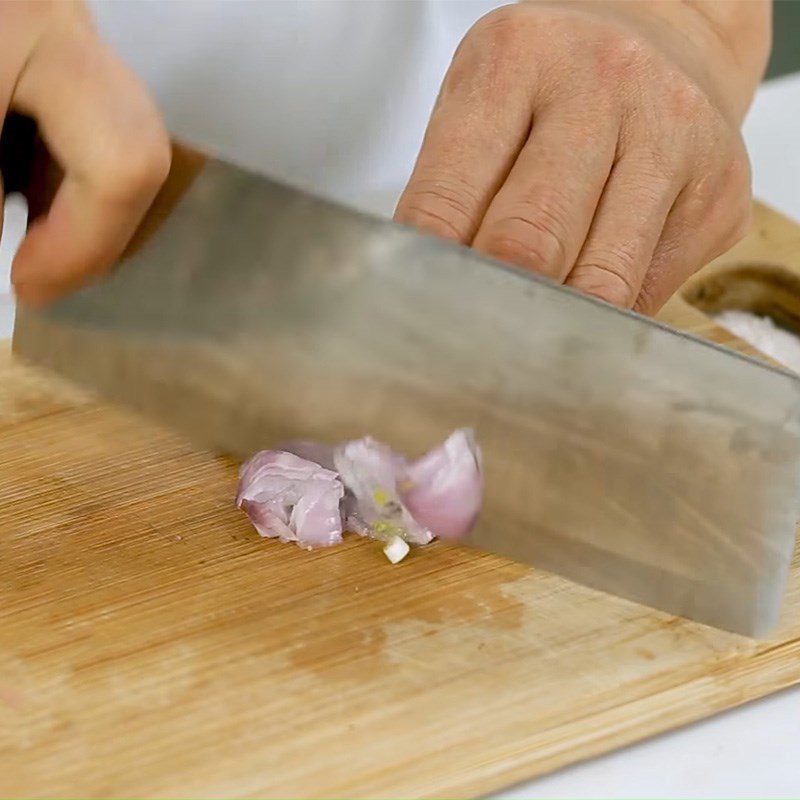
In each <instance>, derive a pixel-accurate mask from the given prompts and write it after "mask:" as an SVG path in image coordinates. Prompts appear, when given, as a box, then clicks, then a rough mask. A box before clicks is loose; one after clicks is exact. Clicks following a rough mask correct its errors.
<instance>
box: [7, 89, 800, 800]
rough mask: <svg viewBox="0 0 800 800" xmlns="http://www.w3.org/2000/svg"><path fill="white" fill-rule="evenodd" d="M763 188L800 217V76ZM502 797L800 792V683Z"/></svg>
mask: <svg viewBox="0 0 800 800" xmlns="http://www.w3.org/2000/svg"><path fill="white" fill-rule="evenodd" d="M745 135H746V139H747V141H748V145H749V148H750V154H751V157H752V161H753V169H754V185H755V192H756V194H757V196H758V197H759V198H761V199H763V200H765V201H766V202H768V203H770V204H771V205H773V206H774V207H776V208H777V209H779V210H781V211H783V212H785V213H787V214H789V215H791V216H794V217H795V218H797V219H800V144H798V143H800V76H796V77H794V76H793V77H789V78H784V79H781V80H778V81H774V82H772V83H770V84H767V85H765V86H764V87H762V89H761V90H760V92H759V95H758V97H757V99H756V102H755V105H754V107H753V110H752V112H751V114H750V117H749V118H748V120H747V123H746V125H745ZM22 219H23V217H22V214H21V212H20V210H19V207H12V208H9V209H7V214H6V225H5V231H4V240H3V243H2V246H0V337H3V336H7V335H9V334H10V331H11V327H12V324H13V304H12V301H11V298H10V296H9V294H8V292H7V285H8V279H7V276H8V269H9V263H10V254H11V252H13V248H14V246H15V245H14V241H15V239H18V237H19V235H20V231H21V225H22ZM494 796H495V797H498V798H562V797H563V798H582V797H598V796H600V797H609V798H629V797H630V798H633V797H638V798H658V797H672V798H712V797H723V796H724V797H728V798H751V797H752V798H762V797H772V798H797V797H799V796H800V687H798V688H795V689H791V690H787V691H785V692H783V693H780V694H777V695H773V696H772V697H769V698H766V699H764V700H761V701H757V702H753V703H750V704H748V705H746V706H744V707H742V708H739V709H735V710H733V711H729V712H727V713H725V714H721V715H719V716H717V717H714V718H711V719H708V720H706V721H703V722H701V723H697V724H694V725H691V726H689V727H686V728H684V729H681V730H679V731H675V732H672V733H668V734H664V735H662V736H659V737H657V738H655V739H651V740H649V741H646V742H642V743H640V744H638V745H635V746H632V747H628V748H625V749H623V750H618V751H616V752H614V753H612V754H610V755H608V756H605V757H602V758H598V759H595V760H593V761H589V762H586V763H583V764H579V765H576V766H573V767H570V768H567V769H565V770H562V771H561V772H558V773H555V774H553V775H550V776H546V777H544V778H541V779H539V780H536V781H533V782H531V783H527V784H525V785H523V786H519V787H516V788H513V789H510V790H508V791H506V792H503V793H499V794H496V795H494Z"/></svg>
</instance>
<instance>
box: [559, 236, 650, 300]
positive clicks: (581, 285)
mask: <svg viewBox="0 0 800 800" xmlns="http://www.w3.org/2000/svg"><path fill="white" fill-rule="evenodd" d="M637 266H638V265H637V262H636V258H635V257H634V255H633V254H632V253H631V252H630V251H629V250H627V249H624V248H619V249H615V250H614V251H609V252H598V251H595V252H594V253H592V254H590V255H588V256H587V258H586V259H585V260H583V261H582V262H581V263H580V264H579V265H578V266H576V267H575V269H573V271H572V275H571V276H570V284H571V285H572V286H574V287H575V288H576V289H580V290H581V291H583V292H585V293H587V294H591V295H593V296H595V297H599V298H600V299H601V300H605V301H606V302H609V303H613V304H614V305H616V306H623V307H627V308H629V307H630V306H632V305H633V303H634V301H635V300H636V296H637V294H638V293H639V287H638V286H637V284H636V283H635V282H634V279H633V278H632V277H631V276H633V275H636V273H637Z"/></svg>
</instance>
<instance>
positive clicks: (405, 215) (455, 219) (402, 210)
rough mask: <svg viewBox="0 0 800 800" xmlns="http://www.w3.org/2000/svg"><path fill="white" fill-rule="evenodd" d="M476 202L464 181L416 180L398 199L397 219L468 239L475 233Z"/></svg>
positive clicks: (476, 199)
mask: <svg viewBox="0 0 800 800" xmlns="http://www.w3.org/2000/svg"><path fill="white" fill-rule="evenodd" d="M478 205H479V200H478V197H477V192H476V191H475V190H474V189H473V188H472V187H471V186H470V185H469V184H468V183H466V182H465V181H462V180H458V179H449V180H416V181H414V182H413V184H412V186H411V187H410V188H409V189H408V190H407V191H406V193H405V194H404V196H403V198H402V200H401V201H400V205H399V207H398V211H397V214H396V219H397V221H398V222H404V223H407V224H409V225H413V226H415V227H417V228H421V229H423V230H426V231H430V232H431V233H435V234H436V235H438V236H443V237H445V238H448V239H455V240H457V241H467V240H469V239H471V238H472V235H473V234H474V232H475V227H476V222H475V215H476V210H477V207H478Z"/></svg>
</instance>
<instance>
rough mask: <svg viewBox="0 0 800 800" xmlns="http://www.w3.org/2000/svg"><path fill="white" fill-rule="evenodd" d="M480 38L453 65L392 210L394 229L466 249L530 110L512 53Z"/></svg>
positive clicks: (528, 82)
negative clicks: (413, 230)
mask: <svg viewBox="0 0 800 800" xmlns="http://www.w3.org/2000/svg"><path fill="white" fill-rule="evenodd" d="M480 39H481V37H480V36H477V37H476V36H474V35H473V36H469V35H468V37H467V38H466V39H465V40H464V42H463V43H462V45H461V47H460V48H459V51H458V52H457V53H456V56H455V57H454V59H453V64H452V65H451V67H450V69H449V71H448V73H447V76H446V77H445V80H444V83H443V84H442V90H441V93H440V95H439V98H438V100H437V103H436V107H435V109H434V111H433V114H432V116H431V119H430V122H429V124H428V129H427V131H426V133H425V139H424V141H423V144H422V149H421V150H420V153H419V156H418V158H417V162H416V165H415V167H414V171H413V173H412V175H411V178H410V180H409V183H408V185H407V186H406V189H405V191H404V192H403V194H402V196H401V198H400V201H399V203H398V205H397V209H396V211H395V219H396V220H397V221H398V222H403V223H406V224H409V225H414V226H415V227H417V228H420V229H422V230H424V231H427V232H429V233H432V234H434V235H437V236H442V237H445V238H448V239H454V240H456V241H459V242H462V243H463V244H470V243H471V242H472V239H473V237H474V235H475V232H476V231H477V230H478V225H479V223H480V221H481V219H482V218H483V215H484V212H485V211H486V209H487V208H488V206H489V203H490V201H491V199H492V198H493V197H494V195H495V193H496V192H497V190H498V189H499V188H500V186H501V185H502V183H503V181H504V180H505V178H506V175H508V173H509V170H510V169H511V167H512V165H513V163H514V161H515V159H516V157H517V154H518V153H519V151H520V149H521V148H522V146H523V144H524V143H525V140H526V139H527V137H528V133H529V131H530V124H531V109H532V103H533V98H532V88H531V87H532V86H533V84H534V81H533V79H532V78H530V76H529V77H528V78H526V79H525V80H520V79H519V78H518V76H517V73H518V72H519V63H514V62H513V51H509V50H503V49H498V48H487V47H485V46H483V43H482V42H481V41H480ZM510 59H511V60H510ZM500 62H502V63H500Z"/></svg>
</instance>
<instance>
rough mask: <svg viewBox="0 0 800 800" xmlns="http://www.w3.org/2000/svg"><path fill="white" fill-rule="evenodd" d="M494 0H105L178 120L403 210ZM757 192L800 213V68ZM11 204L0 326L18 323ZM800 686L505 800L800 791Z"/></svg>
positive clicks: (335, 191)
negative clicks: (449, 71) (445, 85)
mask: <svg viewBox="0 0 800 800" xmlns="http://www.w3.org/2000/svg"><path fill="white" fill-rule="evenodd" d="M494 5H495V3H494V2H491V0H468V2H459V1H458V0H449V1H448V0H442V1H440V2H414V1H413V0H396V1H395V0H386V2H366V1H364V0H362V1H361V2H358V1H353V2H350V1H349V0H326V1H325V2H313V3H309V2H300V3H293V2H283V0H273V1H272V2H240V0H227V2H225V0H221V1H220V0H218V1H217V2H215V1H214V0H210V1H209V2H196V1H195V0H187V1H186V2H163V1H162V2H158V1H157V2H149V3H144V2H129V1H125V0H121V1H120V2H113V3H112V2H104V3H99V2H97V3H95V4H94V8H95V11H96V13H97V17H98V23H99V26H100V28H101V30H102V31H103V33H104V34H105V35H106V37H107V38H108V39H109V41H111V42H112V43H113V44H114V45H115V46H116V47H117V48H118V49H119V50H120V51H121V52H122V53H123V55H124V56H125V57H126V59H127V60H128V61H129V62H130V63H131V64H132V65H133V66H134V67H135V68H136V69H137V71H139V73H140V74H141V75H142V76H143V77H144V78H145V79H146V80H147V82H148V83H149V84H150V86H151V87H152V88H153V90H154V92H155V93H156V95H157V97H158V99H159V102H160V104H161V106H162V108H163V109H164V111H165V115H166V117H167V120H168V123H169V125H170V128H171V130H172V131H173V132H175V133H176V134H178V135H180V136H183V137H185V138H187V139H188V140H190V141H192V142H193V143H195V144H198V145H201V146H205V147H208V148H212V149H213V150H215V151H216V152H218V153H220V154H222V155H225V156H227V157H229V158H231V159H233V160H235V161H237V162H239V163H241V164H244V165H246V166H249V167H251V168H254V169H257V170H260V171H263V172H267V173H269V174H272V175H274V176H276V177H280V178H283V179H285V180H289V181H291V182H293V183H295V184H297V185H300V186H304V187H306V188H310V189H314V190H316V191H317V192H318V193H321V194H326V195H328V196H330V197H334V198H336V199H339V200H342V201H344V202H347V203H350V204H353V205H356V206H359V207H361V208H363V209H365V210H371V211H373V212H375V213H378V214H382V215H389V214H391V212H392V209H393V205H394V201H395V199H396V197H397V194H398V193H399V191H400V189H401V188H402V184H403V181H404V179H405V177H406V176H407V175H408V173H409V171H410V169H411V166H412V164H413V159H414V157H415V155H416V151H417V148H418V146H419V142H420V140H421V136H422V132H423V130H424V125H425V121H426V118H427V114H428V112H429V110H430V107H431V105H432V103H433V101H434V99H435V96H436V91H437V89H438V85H439V82H440V80H441V78H442V76H443V74H444V71H445V69H446V67H447V64H448V62H449V59H450V56H451V55H452V52H453V50H454V48H455V46H456V44H457V43H458V40H459V39H460V37H461V36H462V35H463V33H464V32H465V31H466V29H467V28H468V27H469V25H470V24H471V22H472V21H474V20H475V19H476V18H477V17H478V16H480V15H481V14H482V13H484V12H485V11H486V10H488V9H490V8H491V7H492V6H494ZM745 136H746V139H747V142H748V146H749V148H750V153H751V158H752V161H753V167H754V184H755V191H756V194H757V196H759V197H760V198H762V199H764V200H766V201H767V202H769V203H771V204H772V205H773V206H775V207H777V208H778V209H780V210H782V211H784V212H785V213H788V214H789V215H791V216H794V217H795V218H797V219H800V146H798V142H800V77H798V78H785V79H781V80H779V81H776V82H773V83H771V84H768V85H766V86H764V87H763V88H762V90H761V91H760V92H759V95H758V97H757V99H756V103H755V105H754V108H753V110H752V112H751V114H750V117H749V118H748V121H747V123H746V125H745ZM22 225H23V217H22V214H21V212H20V210H19V208H18V207H14V206H12V207H11V208H9V209H8V212H7V214H6V229H5V233H4V237H3V242H2V245H1V246H0V336H2V335H8V334H9V333H10V330H11V325H12V317H13V309H12V301H11V298H10V295H9V294H8V269H9V264H10V255H11V253H12V252H13V248H14V246H15V242H16V240H18V238H19V236H20V233H21V227H22ZM798 756H800V689H795V690H790V691H788V692H784V693H782V694H779V695H775V696H773V697H771V698H768V699H766V700H763V701H760V702H757V703H752V704H750V705H748V706H746V707H744V708H741V709H738V710H736V711H733V712H728V713H726V714H723V715H720V716H718V717H716V718H714V719H711V720H707V721H705V722H703V723H700V724H696V725H693V726H691V727H689V728H686V729H684V730H682V731H677V732H674V733H670V734H666V735H664V736H661V737H658V738H657V739H653V740H651V741H649V742H644V743H642V744H640V745H637V746H634V747H630V748H627V749H625V750H621V751H618V752H616V753H614V754H611V755H610V756H607V757H604V758H601V759H596V760H594V761H592V762H588V763H586V764H582V765H577V766H575V767H571V768H569V769H566V770H564V771H562V772H560V773H557V774H555V775H552V776H548V777H545V778H543V779H541V780H539V781H535V782H533V783H531V784H527V785H525V786H523V787H520V788H518V789H514V790H510V791H509V792H507V793H505V794H501V795H496V796H498V797H501V796H502V797H530V798H536V797H542V798H544V797H553V798H558V797H596V796H605V797H619V798H627V797H641V798H645V797H646V798H651V797H652V798H655V797H675V798H678V797H681V798H683V797H687V798H689V797H695V798H699V797H718V796H726V797H731V798H744V797H753V798H755V797H764V796H769V797H774V798H778V797H785V798H796V797H798V796H800V766H798V764H799V763H800V758H798Z"/></svg>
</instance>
